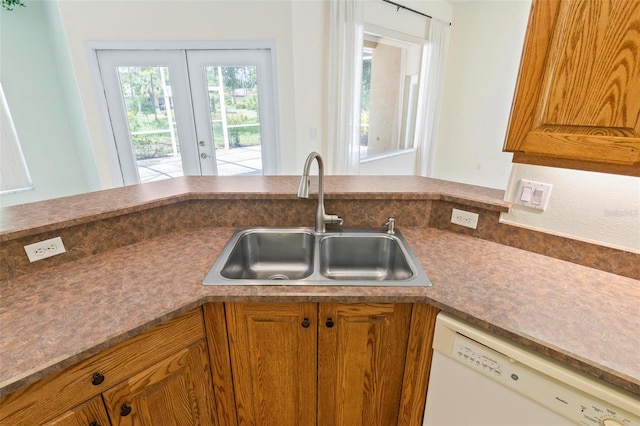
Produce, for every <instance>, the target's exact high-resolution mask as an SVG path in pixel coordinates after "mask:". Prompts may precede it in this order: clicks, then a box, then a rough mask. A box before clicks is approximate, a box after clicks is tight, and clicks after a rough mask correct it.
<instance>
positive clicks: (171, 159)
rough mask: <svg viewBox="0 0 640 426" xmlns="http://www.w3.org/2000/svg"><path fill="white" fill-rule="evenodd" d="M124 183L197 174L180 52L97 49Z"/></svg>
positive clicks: (196, 148) (192, 120) (195, 150)
mask: <svg viewBox="0 0 640 426" xmlns="http://www.w3.org/2000/svg"><path fill="white" fill-rule="evenodd" d="M97 56H98V63H99V66H100V75H101V78H102V83H103V87H104V92H105V97H106V100H107V108H108V110H109V119H110V123H109V124H110V125H111V130H112V131H113V138H114V140H115V144H116V149H117V152H118V162H119V164H120V169H121V172H122V179H123V182H124V184H125V185H131V184H136V183H144V182H151V181H155V180H162V179H170V178H173V177H177V176H185V175H190V176H193V175H196V176H197V175H200V174H201V170H200V159H199V155H200V152H199V147H198V145H197V144H196V135H195V128H194V125H193V122H194V118H193V107H192V104H191V95H190V92H189V81H188V73H187V70H186V60H185V54H184V51H179V50H167V51H149V50H100V51H97Z"/></svg>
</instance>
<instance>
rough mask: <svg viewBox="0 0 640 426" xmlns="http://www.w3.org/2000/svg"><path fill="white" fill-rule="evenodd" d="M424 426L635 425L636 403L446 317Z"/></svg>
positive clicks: (438, 335)
mask: <svg viewBox="0 0 640 426" xmlns="http://www.w3.org/2000/svg"><path fill="white" fill-rule="evenodd" d="M433 349H434V351H433V362H432V365H431V376H430V378H429V391H428V394H427V403H426V407H425V416H424V426H482V425H487V426H528V425H530V426H553V425H575V424H578V425H589V426H598V425H601V426H640V398H638V396H637V395H633V394H632V393H630V392H626V391H624V390H622V389H619V388H615V387H614V386H611V385H609V384H607V383H604V382H602V381H600V380H598V379H596V378H593V377H591V376H588V375H586V374H584V373H581V372H578V371H577V370H573V369H570V368H568V367H566V366H564V365H561V364H560V363H558V362H556V361H554V360H551V359H549V358H546V357H543V356H541V355H540V354H537V353H534V352H532V351H530V350H527V349H526V348H523V347H521V346H519V345H517V344H515V343H513V342H510V341H507V340H505V339H502V338H499V337H497V336H495V335H492V334H488V333H487V332H486V331H484V330H481V329H479V328H477V327H475V326H472V325H471V324H468V323H466V322H463V321H461V320H459V319H456V318H454V317H452V316H450V315H447V314H445V313H440V314H439V315H438V318H437V320H436V331H435V336H434V343H433Z"/></svg>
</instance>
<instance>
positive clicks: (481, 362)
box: [445, 332, 640, 426]
mask: <svg viewBox="0 0 640 426" xmlns="http://www.w3.org/2000/svg"><path fill="white" fill-rule="evenodd" d="M473 337H474V338H469V337H467V336H465V335H463V334H460V332H456V333H455V335H454V336H453V339H452V342H451V343H452V344H451V345H450V347H449V349H450V350H449V351H448V352H449V353H445V354H446V355H448V356H449V357H451V358H453V359H454V360H457V361H458V362H460V363H462V364H463V365H466V366H467V367H469V368H471V369H473V370H475V371H478V372H480V373H481V374H484V375H485V376H487V377H490V378H492V379H493V380H494V381H496V382H498V383H501V384H502V385H504V386H507V387H508V388H510V389H512V390H514V391H516V392H518V393H520V394H522V395H523V396H525V397H527V398H529V399H531V400H533V401H536V402H537V403H538V404H540V405H542V406H544V407H546V408H548V409H550V410H552V411H554V412H556V413H558V414H560V415H562V416H564V417H566V418H568V419H569V420H571V421H573V422H575V423H577V424H580V425H588V426H598V425H600V426H640V417H639V416H638V415H634V414H633V413H631V412H628V411H625V410H623V409H620V408H617V407H615V406H614V405H612V404H609V403H605V402H604V401H603V400H601V399H599V398H597V397H594V396H593V395H590V394H588V393H586V392H585V390H586V389H589V388H591V387H593V386H595V385H598V386H602V385H601V384H599V383H596V380H595V379H594V380H593V382H594V383H588V381H589V379H588V378H586V377H582V376H578V378H579V380H582V381H584V382H578V383H584V386H579V387H578V388H576V387H574V386H571V385H568V384H567V383H562V382H560V381H559V380H557V379H556V378H554V376H553V372H554V370H555V369H558V366H557V365H556V364H554V363H551V362H549V361H548V360H546V359H544V358H543V357H542V356H540V355H537V354H532V353H528V352H526V351H525V352H522V354H519V353H518V352H512V353H510V355H506V354H505V353H502V352H498V351H497V350H494V349H492V347H493V346H492V347H490V345H491V342H483V343H480V342H479V341H476V339H478V336H473ZM492 337H493V336H492ZM478 340H480V339H478ZM507 343H508V344H510V343H509V342H507ZM499 347H500V345H499ZM501 349H504V347H501ZM506 352H510V351H506ZM518 355H520V356H518ZM536 358H537V359H536ZM532 360H533V362H532ZM545 363H548V371H541V369H537V368H534V367H531V365H534V366H545V365H546V364H545ZM542 370H544V368H543V369H542ZM563 374H566V371H563ZM599 390H601V389H599ZM606 390H607V391H610V389H606ZM637 408H638V410H639V411H640V401H638V405H637Z"/></svg>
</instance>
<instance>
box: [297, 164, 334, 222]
mask: <svg viewBox="0 0 640 426" xmlns="http://www.w3.org/2000/svg"><path fill="white" fill-rule="evenodd" d="M314 159H315V160H317V161H318V207H317V208H316V232H326V230H327V227H326V224H327V223H335V224H338V225H342V218H340V216H338V215H335V214H326V213H325V212H324V192H323V190H322V180H323V178H324V163H323V161H322V157H320V154H318V153H317V152H312V153H311V154H309V156H308V157H307V161H305V163H304V170H303V171H302V179H300V186H299V187H298V198H309V181H310V179H309V169H310V168H311V163H313V160H314Z"/></svg>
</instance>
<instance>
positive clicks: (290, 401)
mask: <svg viewBox="0 0 640 426" xmlns="http://www.w3.org/2000/svg"><path fill="white" fill-rule="evenodd" d="M225 309H226V316H227V328H228V333H229V347H230V352H231V365H232V369H233V384H234V389H235V397H236V409H237V417H238V424H242V425H297V426H306V425H309V426H312V425H315V424H316V368H317V362H316V352H317V351H316V347H317V346H316V345H317V342H316V336H317V331H316V330H317V321H316V317H317V305H316V304H315V303H228V304H226V305H225ZM305 318H306V319H307V320H308V321H305Z"/></svg>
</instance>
